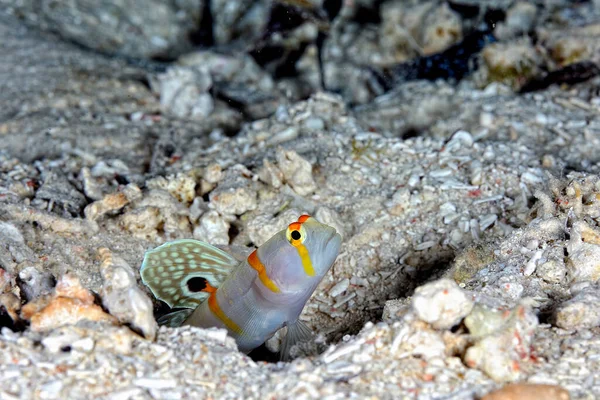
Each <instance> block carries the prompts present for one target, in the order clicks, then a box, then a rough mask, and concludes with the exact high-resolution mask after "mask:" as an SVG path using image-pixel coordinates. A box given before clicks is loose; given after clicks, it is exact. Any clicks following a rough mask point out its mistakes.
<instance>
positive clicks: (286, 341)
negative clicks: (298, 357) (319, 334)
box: [279, 320, 314, 361]
mask: <svg viewBox="0 0 600 400" xmlns="http://www.w3.org/2000/svg"><path fill="white" fill-rule="evenodd" d="M313 336H314V335H313V333H312V331H311V330H310V328H309V327H308V326H306V324H305V323H304V322H302V321H300V320H296V321H294V322H292V323H290V324H288V326H287V333H286V335H285V337H284V338H283V341H282V343H281V349H280V350H279V358H280V359H281V361H288V360H289V359H290V350H291V349H292V347H294V346H295V345H297V344H298V343H304V342H310V341H311V340H312V338H313Z"/></svg>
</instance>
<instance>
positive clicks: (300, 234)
mask: <svg viewBox="0 0 600 400" xmlns="http://www.w3.org/2000/svg"><path fill="white" fill-rule="evenodd" d="M285 235H286V237H287V240H288V241H289V242H290V244H292V245H293V246H300V245H301V244H302V243H304V240H305V239H306V231H305V230H304V227H303V226H302V224H301V223H299V222H294V223H291V224H290V226H289V227H288V229H287V231H286V233H285Z"/></svg>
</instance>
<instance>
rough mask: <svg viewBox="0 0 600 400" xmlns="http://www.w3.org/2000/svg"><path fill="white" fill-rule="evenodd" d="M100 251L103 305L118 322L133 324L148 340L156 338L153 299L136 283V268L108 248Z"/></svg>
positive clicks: (156, 326) (156, 327)
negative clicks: (134, 269) (133, 268)
mask: <svg viewBox="0 0 600 400" xmlns="http://www.w3.org/2000/svg"><path fill="white" fill-rule="evenodd" d="M98 253H99V254H100V257H101V258H102V264H101V265H100V273H101V274H102V279H104V284H103V286H102V304H103V305H104V306H105V307H106V308H107V309H108V311H109V312H110V313H111V314H112V315H113V316H115V317H116V318H117V319H118V320H119V322H121V323H127V324H131V326H132V328H134V329H138V330H139V331H141V332H142V334H143V335H144V336H145V337H146V338H147V339H150V340H154V338H155V337H156V331H157V329H158V325H157V324H156V321H155V320H154V314H153V305H152V301H151V300H150V298H149V297H148V296H147V295H146V293H144V292H143V291H142V289H140V287H139V286H138V285H137V281H136V279H135V275H134V273H133V270H132V269H131V267H130V266H129V264H127V262H125V260H123V259H122V258H121V257H117V256H114V255H113V254H112V253H111V252H110V250H108V249H107V248H101V249H100V250H98Z"/></svg>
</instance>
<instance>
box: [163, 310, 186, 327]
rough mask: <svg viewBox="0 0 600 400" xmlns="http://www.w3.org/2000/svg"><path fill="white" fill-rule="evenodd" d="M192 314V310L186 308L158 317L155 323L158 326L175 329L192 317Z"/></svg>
mask: <svg viewBox="0 0 600 400" xmlns="http://www.w3.org/2000/svg"><path fill="white" fill-rule="evenodd" d="M193 312H194V309H193V308H186V309H183V310H179V311H173V312H171V313H168V314H165V315H163V316H162V317H160V318H159V319H158V320H156V322H158V324H159V325H165V326H170V327H171V328H176V327H178V326H181V325H183V323H184V322H185V320H186V319H187V318H188V317H189V316H190V315H192V313H193Z"/></svg>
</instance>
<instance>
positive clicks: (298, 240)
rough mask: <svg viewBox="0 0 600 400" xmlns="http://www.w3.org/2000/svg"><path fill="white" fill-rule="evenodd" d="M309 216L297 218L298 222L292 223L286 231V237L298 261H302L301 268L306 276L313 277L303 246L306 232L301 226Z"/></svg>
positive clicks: (306, 252)
mask: <svg viewBox="0 0 600 400" xmlns="http://www.w3.org/2000/svg"><path fill="white" fill-rule="evenodd" d="M309 218H310V216H308V215H302V216H300V218H298V222H292V223H291V224H290V225H289V226H288V229H287V232H286V237H287V239H288V241H289V242H290V244H291V245H292V246H294V247H295V248H296V250H297V251H298V255H299V256H300V260H301V261H302V268H304V272H305V273H306V275H308V276H315V269H314V268H313V265H312V261H311V260H310V254H308V249H307V248H306V246H304V244H303V243H304V240H306V230H305V229H304V227H303V226H302V224H303V223H304V222H306V221H307V220H308V219H309Z"/></svg>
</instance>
